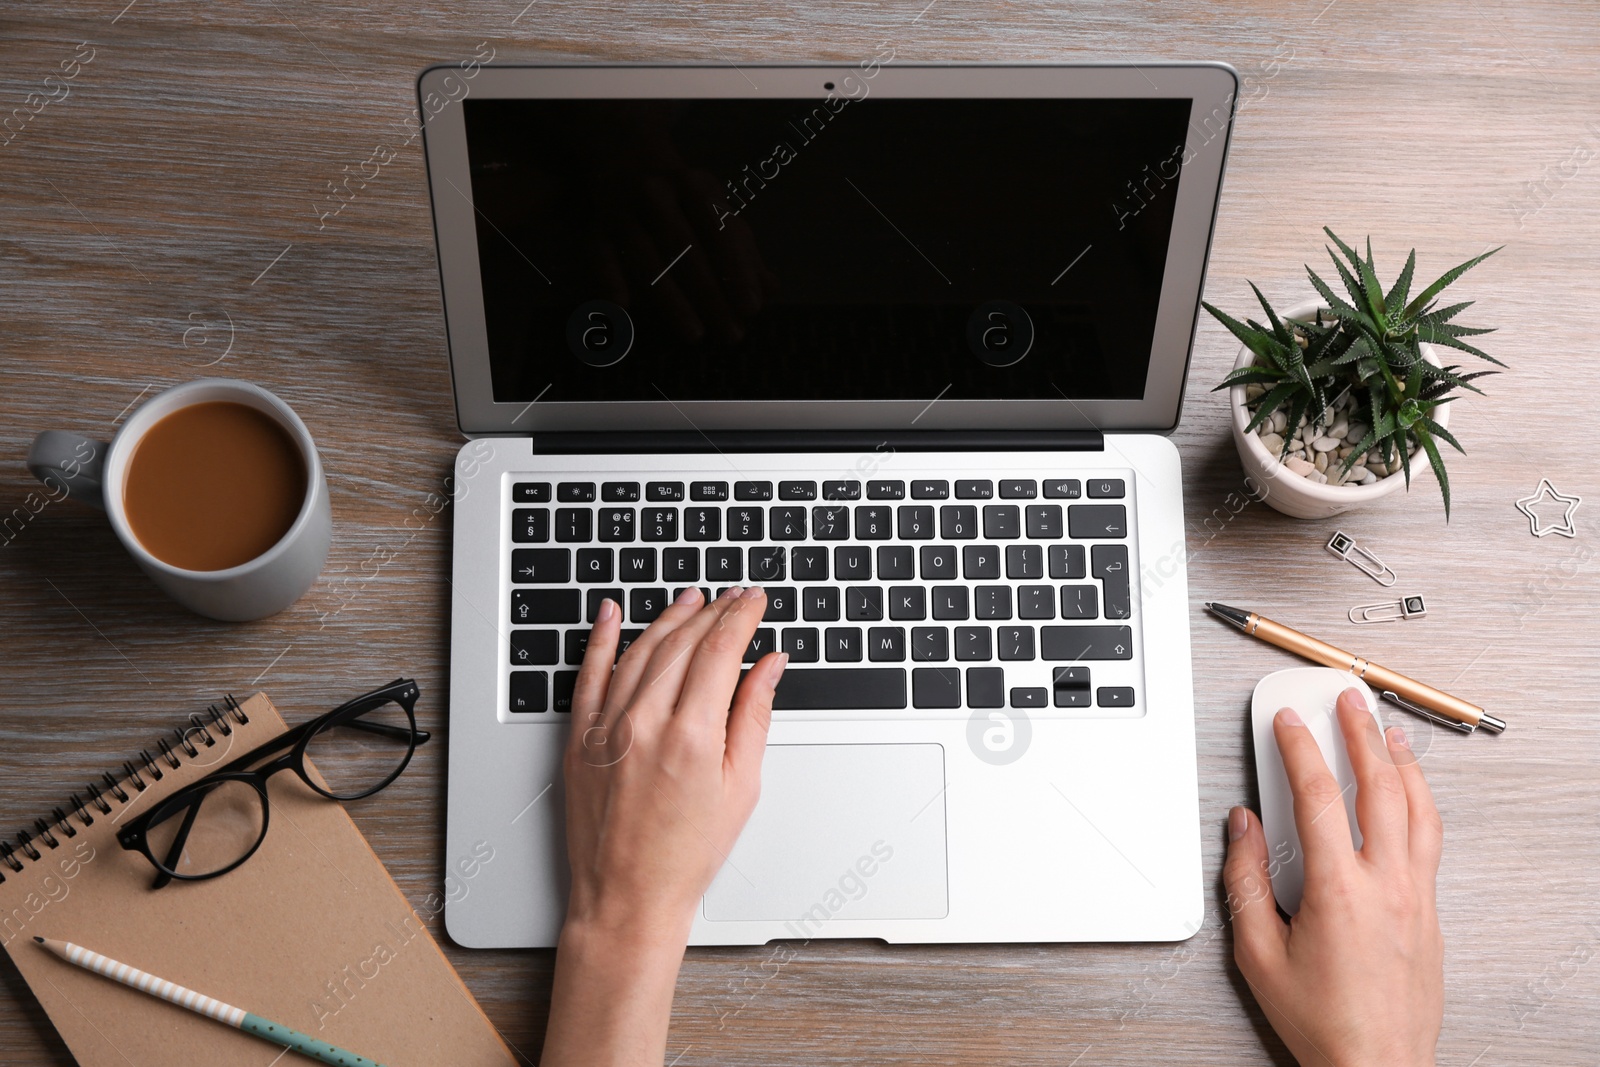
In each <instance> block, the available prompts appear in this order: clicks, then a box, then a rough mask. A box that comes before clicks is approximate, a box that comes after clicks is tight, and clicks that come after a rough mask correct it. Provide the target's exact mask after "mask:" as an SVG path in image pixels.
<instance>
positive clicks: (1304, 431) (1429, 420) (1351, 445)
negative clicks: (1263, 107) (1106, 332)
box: [1204, 227, 1504, 521]
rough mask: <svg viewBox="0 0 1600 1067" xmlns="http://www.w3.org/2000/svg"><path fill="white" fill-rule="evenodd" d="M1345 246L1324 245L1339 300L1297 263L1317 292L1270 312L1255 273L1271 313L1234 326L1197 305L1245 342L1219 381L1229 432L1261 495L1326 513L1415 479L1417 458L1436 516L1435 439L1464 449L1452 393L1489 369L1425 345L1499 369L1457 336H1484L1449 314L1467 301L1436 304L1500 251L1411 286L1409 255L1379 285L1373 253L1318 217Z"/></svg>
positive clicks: (1445, 488) (1279, 504) (1443, 486)
mask: <svg viewBox="0 0 1600 1067" xmlns="http://www.w3.org/2000/svg"><path fill="white" fill-rule="evenodd" d="M1323 232H1324V233H1326V234H1327V235H1328V236H1329V237H1330V238H1331V239H1332V240H1333V242H1334V244H1336V245H1337V246H1338V248H1339V251H1340V252H1341V253H1343V256H1344V258H1343V259H1340V257H1339V256H1338V255H1336V254H1335V253H1334V251H1333V249H1331V248H1330V249H1328V255H1329V257H1330V258H1331V259H1332V260H1333V264H1334V266H1335V267H1336V268H1338V271H1339V277H1340V280H1341V281H1342V282H1343V284H1344V289H1345V294H1346V295H1343V296H1341V295H1340V294H1339V293H1337V292H1335V291H1334V290H1333V288H1332V287H1331V286H1329V285H1328V284H1327V283H1326V282H1324V281H1323V280H1322V279H1321V278H1319V277H1318V276H1317V274H1316V272H1315V271H1313V270H1312V269H1311V268H1310V267H1309V266H1308V267H1306V274H1307V275H1308V276H1309V277H1310V279H1311V284H1312V285H1313V286H1314V287H1315V288H1316V290H1317V292H1318V293H1319V294H1321V300H1319V301H1312V302H1309V303H1306V304H1304V305H1300V306H1297V307H1293V308H1290V309H1289V311H1288V312H1287V313H1286V314H1284V315H1282V316H1280V315H1279V314H1278V313H1277V312H1275V311H1274V310H1273V308H1272V306H1271V305H1270V304H1269V303H1268V302H1267V298H1266V297H1265V296H1263V295H1262V293H1261V290H1260V289H1258V288H1256V286H1255V285H1254V283H1252V284H1251V286H1250V288H1251V289H1252V290H1254V291H1255V294H1256V299H1257V300H1259V301H1260V302H1261V307H1262V310H1263V311H1264V312H1265V313H1266V318H1267V323H1266V325H1263V324H1261V323H1259V322H1257V321H1255V320H1254V319H1246V320H1245V321H1244V322H1240V321H1239V320H1237V319H1235V318H1232V317H1231V316H1229V315H1227V314H1226V313H1224V312H1222V311H1220V310H1218V309H1217V308H1215V307H1213V306H1212V305H1211V304H1204V307H1205V309H1206V310H1207V311H1209V312H1211V314H1212V315H1213V316H1215V317H1216V319H1217V320H1218V321H1219V322H1221V323H1222V324H1223V325H1224V326H1226V327H1227V328H1228V329H1229V330H1230V331H1231V332H1232V333H1233V335H1234V336H1235V337H1237V338H1238V339H1239V340H1240V341H1242V342H1243V344H1244V347H1243V348H1242V349H1241V350H1240V352H1239V358H1238V360H1237V361H1236V362H1235V364H1234V369H1233V371H1232V372H1230V373H1229V374H1228V376H1227V377H1225V378H1223V380H1222V382H1221V384H1219V385H1218V386H1217V387H1216V388H1217V389H1229V390H1230V397H1231V400H1232V414H1233V439H1234V444H1235V445H1236V446H1237V447H1238V449H1239V457H1240V459H1241V460H1242V461H1243V462H1244V466H1245V469H1246V470H1247V471H1249V472H1250V473H1251V474H1253V475H1256V476H1257V477H1259V478H1260V479H1261V480H1262V481H1263V483H1264V484H1263V487H1262V491H1263V492H1264V494H1265V499H1266V501H1267V503H1268V504H1270V505H1271V506H1272V507H1274V508H1276V509H1277V510H1279V511H1281V512H1283V513H1285V514H1287V515H1293V516H1295V517H1296V518H1303V519H1310V518H1324V517H1326V516H1329V515H1337V514H1339V513H1340V512H1343V511H1348V510H1349V509H1351V508H1353V507H1358V506H1359V505H1361V504H1366V503H1370V502H1371V501H1373V500H1376V499H1378V498H1379V497H1383V496H1387V495H1388V494H1389V493H1391V492H1394V491H1395V490H1396V489H1399V488H1400V487H1401V486H1402V485H1404V486H1406V487H1407V488H1409V487H1410V484H1411V466H1412V463H1413V462H1414V461H1415V460H1416V459H1417V457H1418V455H1419V454H1423V455H1426V456H1427V459H1428V464H1429V465H1430V466H1431V467H1432V468H1433V472H1434V474H1435V475H1436V476H1437V477H1438V479H1439V489H1440V491H1441V493H1442V494H1443V497H1444V511H1445V518H1446V520H1447V521H1448V519H1449V517H1450V482H1449V479H1448V478H1447V477H1446V475H1445V468H1444V460H1443V457H1441V456H1440V454H1439V444H1438V442H1439V441H1441V440H1442V441H1444V442H1445V443H1447V444H1449V445H1450V446H1451V447H1452V448H1454V449H1455V450H1456V451H1458V452H1465V449H1463V448H1462V447H1461V444H1460V442H1458V441H1457V440H1456V439H1455V437H1454V436H1453V435H1452V434H1451V433H1450V430H1449V429H1448V423H1449V410H1450V409H1449V403H1450V401H1451V400H1453V399H1455V390H1457V389H1470V390H1471V391H1473V392H1475V393H1480V394H1481V393H1482V390H1481V389H1479V388H1478V387H1477V386H1475V385H1473V384H1472V381H1473V379H1475V378H1480V377H1483V376H1484V375H1486V374H1494V373H1496V372H1495V371H1491V370H1481V371H1475V372H1472V373H1469V374H1462V373H1460V370H1461V368H1460V366H1459V365H1455V364H1451V365H1446V364H1445V363H1444V361H1443V360H1442V359H1441V358H1440V355H1439V352H1438V351H1437V349H1436V348H1435V346H1442V347H1448V348H1454V349H1458V350H1460V351H1462V352H1468V353H1470V354H1472V355H1474V356H1477V357H1479V358H1480V359H1485V360H1488V361H1489V362H1491V363H1495V364H1498V365H1500V366H1504V364H1503V363H1501V362H1500V361H1499V360H1497V359H1495V358H1494V357H1493V356H1491V355H1489V354H1488V353H1487V352H1483V351H1481V350H1479V349H1478V348H1476V347H1474V346H1473V345H1471V344H1469V343H1468V342H1467V341H1465V340H1463V339H1464V338H1467V337H1473V336H1476V335H1478V334H1485V333H1490V332H1492V331H1490V330H1487V329H1479V328H1474V327H1469V326H1461V325H1458V324H1456V323H1455V322H1453V321H1452V320H1453V319H1454V318H1455V317H1456V316H1457V315H1458V314H1460V313H1461V312H1462V311H1464V310H1466V309H1467V308H1468V307H1470V306H1472V301H1466V302H1464V303H1458V304H1450V305H1448V306H1445V307H1440V306H1439V301H1438V299H1437V298H1438V296H1439V294H1440V293H1441V292H1443V291H1444V289H1445V287H1446V286H1448V285H1450V283H1451V282H1453V281H1455V280H1456V279H1457V278H1459V277H1460V276H1461V275H1463V274H1465V273H1466V272H1467V271H1468V270H1470V269H1472V268H1473V267H1474V266H1476V265H1477V264H1479V263H1481V262H1483V260H1485V259H1487V258H1488V257H1489V256H1491V255H1493V254H1494V253H1495V252H1498V251H1499V250H1500V249H1498V248H1494V249H1491V250H1489V251H1488V252H1485V253H1484V254H1483V255H1481V256H1476V257H1474V258H1472V259H1469V260H1468V261H1467V262H1465V263H1462V264H1461V265H1460V266H1457V267H1454V268H1452V269H1450V270H1448V271H1446V272H1445V273H1444V274H1443V275H1442V276H1441V277H1440V278H1439V279H1438V280H1437V281H1435V282H1434V283H1433V284H1432V285H1429V286H1428V287H1427V288H1425V289H1423V290H1422V291H1421V292H1420V293H1418V294H1417V295H1416V296H1414V297H1413V296H1411V279H1412V273H1413V271H1414V270H1415V268H1416V262H1417V253H1416V250H1415V249H1413V250H1412V252H1411V254H1410V256H1408V257H1407V259H1406V265H1405V268H1404V269H1403V270H1401V272H1400V276H1399V278H1397V279H1396V280H1395V283H1394V284H1393V285H1392V286H1390V287H1389V288H1388V290H1387V291H1385V289H1384V287H1383V286H1382V285H1380V284H1379V282H1378V277H1377V269H1376V268H1375V267H1374V265H1373V261H1372V241H1371V239H1370V238H1369V239H1368V240H1367V254H1366V258H1365V259H1363V258H1362V257H1361V256H1360V255H1359V254H1357V252H1356V251H1355V250H1354V249H1353V248H1351V247H1350V246H1349V245H1347V244H1345V243H1344V242H1343V241H1341V240H1340V239H1339V238H1338V236H1337V235H1335V234H1334V232H1333V231H1332V230H1330V229H1327V228H1326V227H1324V228H1323Z"/></svg>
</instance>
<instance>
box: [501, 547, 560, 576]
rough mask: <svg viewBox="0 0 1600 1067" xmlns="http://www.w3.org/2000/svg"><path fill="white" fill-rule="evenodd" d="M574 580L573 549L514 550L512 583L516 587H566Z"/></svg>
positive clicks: (512, 554) (512, 556)
mask: <svg viewBox="0 0 1600 1067" xmlns="http://www.w3.org/2000/svg"><path fill="white" fill-rule="evenodd" d="M571 580H572V549H570V548H513V549H512V550H511V581H512V583H513V584H515V585H565V584H566V583H567V582H570V581H571Z"/></svg>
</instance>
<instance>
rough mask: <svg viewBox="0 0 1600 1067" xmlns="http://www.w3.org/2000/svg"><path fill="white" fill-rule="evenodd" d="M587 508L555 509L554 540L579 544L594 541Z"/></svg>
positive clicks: (590, 515) (590, 516) (591, 515)
mask: <svg viewBox="0 0 1600 1067" xmlns="http://www.w3.org/2000/svg"><path fill="white" fill-rule="evenodd" d="M593 515H594V513H593V512H591V511H590V510H589V509H588V508H556V540H557V541H566V542H579V543H582V542H584V541H592V540H594V534H593V532H592V523H591V521H590V520H591V519H592V518H593Z"/></svg>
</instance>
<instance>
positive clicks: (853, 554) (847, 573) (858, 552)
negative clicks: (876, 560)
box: [833, 545, 872, 582]
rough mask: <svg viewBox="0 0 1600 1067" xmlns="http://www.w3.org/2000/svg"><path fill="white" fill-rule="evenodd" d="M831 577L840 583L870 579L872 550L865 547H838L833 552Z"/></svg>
mask: <svg viewBox="0 0 1600 1067" xmlns="http://www.w3.org/2000/svg"><path fill="white" fill-rule="evenodd" d="M833 576H834V578H835V579H836V580H838V581H841V582H855V581H865V580H866V579H868V578H871V577H872V549H870V548H868V547H867V546H865V545H840V546H839V547H838V548H835V549H834V550H833Z"/></svg>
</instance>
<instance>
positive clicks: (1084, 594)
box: [1061, 585, 1100, 619]
mask: <svg viewBox="0 0 1600 1067" xmlns="http://www.w3.org/2000/svg"><path fill="white" fill-rule="evenodd" d="M1061 617H1062V618H1063V619H1098V618H1099V617H1100V591H1099V590H1098V589H1096V588H1095V587H1094V586H1092V585H1064V586H1062V587H1061Z"/></svg>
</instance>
